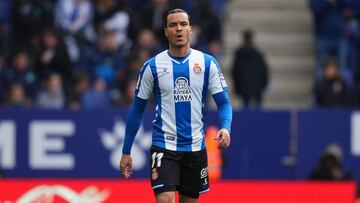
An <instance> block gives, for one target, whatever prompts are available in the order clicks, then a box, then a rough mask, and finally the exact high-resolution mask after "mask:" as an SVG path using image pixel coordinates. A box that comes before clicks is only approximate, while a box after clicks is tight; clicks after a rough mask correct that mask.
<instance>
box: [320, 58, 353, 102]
mask: <svg viewBox="0 0 360 203" xmlns="http://www.w3.org/2000/svg"><path fill="white" fill-rule="evenodd" d="M314 93H315V99H316V105H318V106H345V105H347V104H348V94H349V89H348V85H347V83H346V81H345V80H344V79H343V77H342V76H341V74H340V72H339V69H338V66H337V63H336V60H335V59H334V58H328V59H327V60H326V61H325V64H324V68H323V71H322V76H321V78H320V79H319V80H318V81H316V84H315V88H314Z"/></svg>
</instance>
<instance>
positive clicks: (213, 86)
mask: <svg viewBox="0 0 360 203" xmlns="http://www.w3.org/2000/svg"><path fill="white" fill-rule="evenodd" d="M208 89H209V91H210V94H211V95H214V94H216V93H219V92H222V91H224V90H227V84H226V81H225V78H224V75H223V73H222V71H221V67H220V65H219V63H218V62H217V61H216V59H214V58H212V59H211V61H210V68H209V86H208Z"/></svg>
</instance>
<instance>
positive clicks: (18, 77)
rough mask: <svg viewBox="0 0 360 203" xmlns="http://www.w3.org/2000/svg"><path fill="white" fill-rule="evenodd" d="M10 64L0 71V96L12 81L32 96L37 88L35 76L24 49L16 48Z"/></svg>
mask: <svg viewBox="0 0 360 203" xmlns="http://www.w3.org/2000/svg"><path fill="white" fill-rule="evenodd" d="M10 61H11V64H10V66H8V67H5V68H3V70H2V71H0V79H1V80H0V96H4V95H3V94H4V92H6V91H7V89H8V88H9V87H10V85H11V84H13V83H18V84H19V85H21V86H22V87H23V88H24V91H25V94H26V95H28V96H29V97H31V98H33V97H34V96H35V95H36V93H37V90H38V87H39V85H38V81H37V77H36V75H35V73H34V71H33V69H32V66H31V64H30V59H29V54H28V53H27V52H26V51H25V50H18V51H15V53H14V54H13V55H12V56H11V57H10Z"/></svg>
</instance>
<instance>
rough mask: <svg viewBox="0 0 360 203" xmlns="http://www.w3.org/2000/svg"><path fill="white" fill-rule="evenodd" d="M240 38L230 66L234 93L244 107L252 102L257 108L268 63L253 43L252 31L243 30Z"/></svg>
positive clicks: (264, 86) (266, 81) (265, 78)
mask: <svg viewBox="0 0 360 203" xmlns="http://www.w3.org/2000/svg"><path fill="white" fill-rule="evenodd" d="M242 38H243V45H241V46H240V47H239V48H238V49H237V51H236V53H235V56H234V63H233V66H232V77H233V82H234V85H235V93H236V94H237V95H238V96H240V97H241V98H242V101H243V105H244V107H245V108H248V107H249V106H250V104H251V103H252V102H254V105H255V107H256V108H258V107H260V105H261V102H262V95H263V92H264V90H265V88H266V86H267V84H268V77H269V76H268V65H267V64H266V61H265V59H264V56H263V55H262V53H261V52H260V51H259V50H258V49H257V48H256V47H255V45H254V39H253V38H254V36H253V31H251V30H245V31H244V32H243V34H242Z"/></svg>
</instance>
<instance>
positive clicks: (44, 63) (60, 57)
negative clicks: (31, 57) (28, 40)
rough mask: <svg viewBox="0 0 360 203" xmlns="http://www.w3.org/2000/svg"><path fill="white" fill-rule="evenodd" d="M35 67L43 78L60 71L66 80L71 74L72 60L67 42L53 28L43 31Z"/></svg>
mask: <svg viewBox="0 0 360 203" xmlns="http://www.w3.org/2000/svg"><path fill="white" fill-rule="evenodd" d="M34 69H35V72H36V74H37V75H38V76H39V77H40V79H41V80H44V79H45V78H48V77H49V75H50V74H52V73H58V74H60V75H61V77H62V78H63V79H65V80H68V79H69V78H70V76H71V71H72V70H71V69H72V66H71V61H70V59H69V55H68V52H67V49H66V47H65V44H64V43H63V41H62V39H61V38H60V37H59V36H58V34H57V33H56V32H55V30H53V29H50V28H49V29H46V30H44V31H43V32H42V35H41V38H40V46H39V49H38V51H37V53H36V56H35V65H34Z"/></svg>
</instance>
